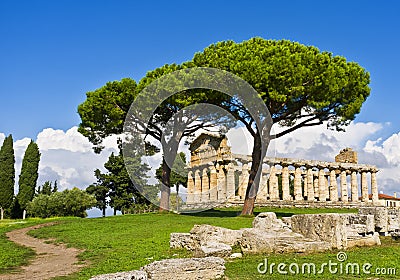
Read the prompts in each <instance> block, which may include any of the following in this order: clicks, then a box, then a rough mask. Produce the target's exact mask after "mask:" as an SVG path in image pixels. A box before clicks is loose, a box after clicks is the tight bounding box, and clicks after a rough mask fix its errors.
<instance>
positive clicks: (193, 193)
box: [187, 163, 378, 204]
mask: <svg viewBox="0 0 400 280" xmlns="http://www.w3.org/2000/svg"><path fill="white" fill-rule="evenodd" d="M237 168H238V167H236V169H237ZM240 171H241V172H240V175H239V185H238V187H237V189H238V190H237V196H236V195H235V194H236V185H235V168H234V166H233V164H232V163H229V164H228V165H227V166H223V165H217V166H216V167H214V166H209V167H204V168H203V169H197V170H194V171H190V172H189V173H188V185H187V189H188V194H187V204H197V203H209V202H211V203H214V202H219V203H222V202H225V201H226V200H227V199H234V198H237V199H244V197H245V194H246V189H247V185H248V179H249V167H248V165H247V164H243V165H242V167H241V170H240ZM290 173H292V174H293V173H294V178H293V186H294V191H293V197H292V195H291V194H290ZM358 173H360V174H361V201H363V202H368V201H369V192H368V182H367V173H371V194H372V202H373V203H376V202H377V201H378V187H377V181H376V170H359V171H357V170H330V171H329V172H325V170H324V169H320V170H318V171H314V170H313V168H308V169H305V170H304V169H303V168H301V166H295V169H294V172H293V171H290V170H289V166H287V165H286V166H285V165H284V166H282V169H278V168H276V167H275V166H274V165H271V167H270V169H269V177H268V176H267V175H268V173H263V176H262V177H261V180H260V186H259V192H258V194H257V200H258V201H263V200H270V201H278V200H280V195H279V180H278V174H281V187H282V200H284V201H290V200H296V201H301V200H307V201H316V200H318V201H327V200H330V201H332V202H338V201H342V202H349V193H348V186H347V185H348V183H347V175H348V174H350V178H351V179H350V194H351V199H350V200H351V202H358V201H359V186H358V178H357V174H358ZM328 177H329V180H328ZM337 177H339V178H340V185H338V183H337ZM339 189H340V197H339Z"/></svg>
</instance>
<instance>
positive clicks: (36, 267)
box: [0, 223, 83, 280]
mask: <svg viewBox="0 0 400 280" xmlns="http://www.w3.org/2000/svg"><path fill="white" fill-rule="evenodd" d="M53 224H54V223H47V224H41V225H36V226H32V227H28V228H23V229H17V230H13V231H10V232H8V233H7V237H8V238H9V239H10V240H11V241H13V242H15V243H17V244H20V245H23V246H27V247H30V248H32V249H33V250H35V252H36V254H37V255H36V257H35V258H34V259H33V261H32V262H31V263H30V264H29V265H27V266H23V267H22V270H23V271H21V272H16V273H14V274H3V275H1V274H0V280H14V279H31V280H34V279H37V280H44V279H50V278H52V277H56V276H64V275H68V274H71V273H73V272H77V271H79V270H80V268H82V267H83V265H77V264H76V263H77V262H78V258H77V255H78V254H80V253H81V252H82V251H81V250H78V249H75V248H67V247H66V246H65V245H54V244H47V243H45V242H46V240H42V239H37V238H33V237H31V236H29V235H27V232H28V231H30V230H34V229H38V228H40V227H44V226H50V225H53Z"/></svg>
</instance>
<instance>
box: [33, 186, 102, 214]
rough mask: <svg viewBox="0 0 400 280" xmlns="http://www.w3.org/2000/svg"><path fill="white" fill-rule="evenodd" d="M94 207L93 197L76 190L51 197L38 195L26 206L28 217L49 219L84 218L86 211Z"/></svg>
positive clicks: (54, 194)
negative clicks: (64, 217)
mask: <svg viewBox="0 0 400 280" xmlns="http://www.w3.org/2000/svg"><path fill="white" fill-rule="evenodd" d="M95 205H96V199H95V198H94V196H92V195H90V194H88V193H86V192H85V191H82V190H80V189H78V188H73V189H72V190H65V191H63V192H55V193H52V194H51V195H46V194H39V195H38V196H37V197H35V198H34V199H33V200H32V202H30V203H29V204H28V206H27V212H28V214H29V215H30V216H33V217H40V218H49V217H55V216H57V217H63V216H75V217H82V218H83V217H86V215H87V214H86V210H87V209H90V208H92V207H93V206H95Z"/></svg>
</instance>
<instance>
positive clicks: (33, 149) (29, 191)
mask: <svg viewBox="0 0 400 280" xmlns="http://www.w3.org/2000/svg"><path fill="white" fill-rule="evenodd" d="M39 161H40V153H39V147H38V145H37V144H36V143H35V142H33V141H32V140H31V142H30V143H29V145H28V147H27V148H26V151H25V155H24V158H23V160H22V167H21V175H20V176H19V181H18V184H19V192H18V194H17V199H18V202H19V205H20V206H21V209H25V208H26V205H27V204H28V203H29V202H30V201H32V199H33V197H34V195H35V190H36V183H37V179H38V177H39V174H38V169H39Z"/></svg>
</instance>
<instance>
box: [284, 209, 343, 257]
mask: <svg viewBox="0 0 400 280" xmlns="http://www.w3.org/2000/svg"><path fill="white" fill-rule="evenodd" d="M291 221H292V230H293V232H296V233H300V234H302V235H303V236H304V237H305V238H309V239H311V240H315V241H325V242H328V243H329V244H330V245H331V246H332V248H337V249H343V248H346V247H347V234H346V223H347V219H346V217H345V216H343V215H340V214H304V215H293V216H292V219H291Z"/></svg>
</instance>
